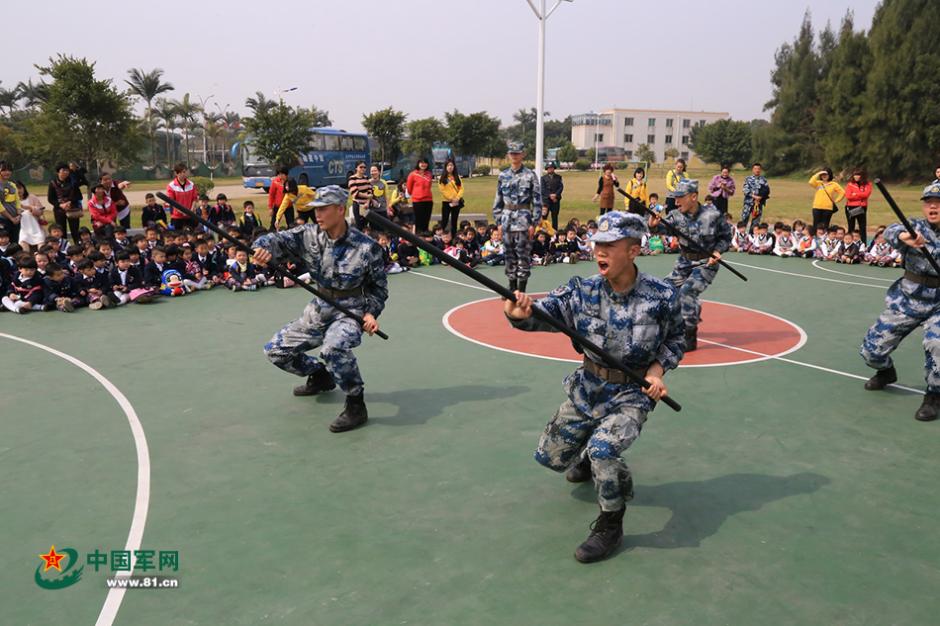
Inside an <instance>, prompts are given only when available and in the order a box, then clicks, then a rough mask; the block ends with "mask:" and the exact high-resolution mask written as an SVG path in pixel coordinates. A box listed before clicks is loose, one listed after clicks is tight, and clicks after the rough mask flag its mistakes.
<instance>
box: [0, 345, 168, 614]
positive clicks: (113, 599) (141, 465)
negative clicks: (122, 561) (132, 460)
mask: <svg viewBox="0 0 940 626" xmlns="http://www.w3.org/2000/svg"><path fill="white" fill-rule="evenodd" d="M0 337H3V338H4V339H10V340H11V341H18V342H20V343H24V344H26V345H28V346H33V347H34V348H39V349H40V350H45V351H46V352H48V353H49V354H53V355H55V356H57V357H59V358H60V359H64V360H65V361H68V362H69V363H71V364H72V365H74V366H75V367H77V368H79V369H81V370H83V371H84V372H85V373H86V374H88V375H89V376H91V377H92V378H94V379H95V380H97V381H98V383H99V384H100V385H101V386H102V387H104V388H105V390H106V391H107V392H108V393H109V394H111V397H112V398H114V399H115V400H116V401H117V403H118V405H119V406H120V407H121V409H122V410H123V411H124V415H125V416H127V423H128V424H130V427H131V433H132V434H133V435H134V447H135V448H136V449H137V496H136V498H135V499H134V514H133V516H132V517H131V528H130V531H128V533H127V543H126V544H125V546H124V549H125V550H130V551H131V554H132V555H133V553H134V551H135V550H139V549H140V543H141V541H142V540H143V537H144V526H145V525H146V523H147V511H148V509H149V508H150V449H149V448H148V446H147V436H146V435H145V434H144V427H143V426H141V424H140V419H139V418H138V417H137V412H136V411H135V410H134V407H133V406H132V405H131V403H130V401H129V400H128V399H127V396H125V395H124V394H123V393H121V390H120V389H118V388H117V387H115V386H114V383H112V382H111V381H110V380H108V379H107V378H105V377H104V375H102V374H101V373H100V372H99V371H98V370H96V369H95V368H93V367H91V366H90V365H88V364H87V363H84V362H82V361H79V360H78V359H76V358H75V357H73V356H71V355H68V354H65V353H64V352H59V351H58V350H56V349H54V348H50V347H49V346H45V345H43V344H41V343H36V342H35V341H30V340H29V339H23V338H22V337H17V336H15V335H8V334H6V333H0ZM135 561H136V559H135V558H132V560H131V568H133V566H134V562H135ZM126 591H127V589H118V588H115V589H111V590H109V591H108V596H107V597H106V598H105V601H104V605H103V606H102V607H101V612H100V613H99V614H98V620H97V621H96V622H95V626H111V624H113V623H114V618H115V617H117V612H118V609H120V608H121V602H122V601H123V600H124V593H125V592H126Z"/></svg>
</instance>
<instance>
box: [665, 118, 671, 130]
mask: <svg viewBox="0 0 940 626" xmlns="http://www.w3.org/2000/svg"><path fill="white" fill-rule="evenodd" d="M666 128H672V119H668V120H666Z"/></svg>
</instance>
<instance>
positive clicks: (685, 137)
mask: <svg viewBox="0 0 940 626" xmlns="http://www.w3.org/2000/svg"><path fill="white" fill-rule="evenodd" d="M682 145H683V146H687V145H689V136H688V135H682Z"/></svg>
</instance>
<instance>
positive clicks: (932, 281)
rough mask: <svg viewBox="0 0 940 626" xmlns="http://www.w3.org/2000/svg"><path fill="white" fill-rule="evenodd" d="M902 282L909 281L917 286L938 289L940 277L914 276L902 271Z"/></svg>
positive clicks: (912, 273)
mask: <svg viewBox="0 0 940 626" xmlns="http://www.w3.org/2000/svg"><path fill="white" fill-rule="evenodd" d="M904 280H909V281H911V282H912V283H917V284H918V285H923V286H924V287H929V288H931V289H936V288H937V287H940V276H928V275H926V274H915V273H914V272H911V271H909V270H904Z"/></svg>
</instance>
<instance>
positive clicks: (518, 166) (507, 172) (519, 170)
mask: <svg viewBox="0 0 940 626" xmlns="http://www.w3.org/2000/svg"><path fill="white" fill-rule="evenodd" d="M508 156H509V163H510V166H509V167H507V168H506V169H504V170H503V171H502V172H500V173H499V180H498V181H497V182H496V199H495V200H494V201H493V221H495V222H496V226H497V227H498V228H499V231H500V234H501V235H502V239H503V246H504V247H505V249H506V276H507V278H509V289H510V291H516V290H519V291H525V289H526V283H527V282H528V280H529V274H530V272H531V267H532V237H534V236H535V225H536V224H538V222H539V217H540V216H541V212H542V190H541V183H540V181H539V177H538V176H536V174H535V172H533V171H532V170H530V169H529V168H527V167H526V166H525V165H523V164H522V158H523V157H524V156H525V151H524V150H523V147H522V144H517V143H511V144H509V152H508ZM534 211H538V214H539V217H537V216H536V214H535V213H534Z"/></svg>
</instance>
